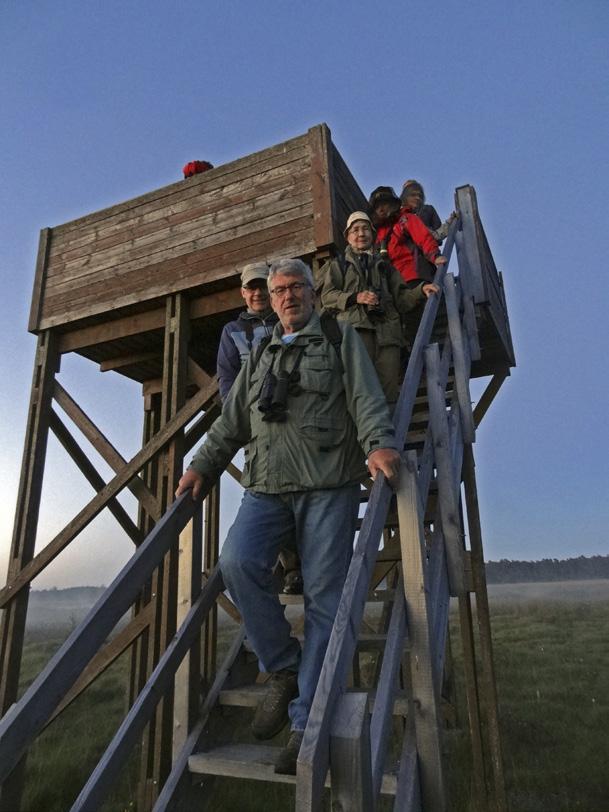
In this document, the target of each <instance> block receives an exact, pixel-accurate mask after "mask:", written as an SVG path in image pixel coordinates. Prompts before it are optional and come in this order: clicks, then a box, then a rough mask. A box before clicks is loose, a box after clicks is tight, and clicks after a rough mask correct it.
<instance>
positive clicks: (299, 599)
mask: <svg viewBox="0 0 609 812" xmlns="http://www.w3.org/2000/svg"><path fill="white" fill-rule="evenodd" d="M387 524H397V513H395V514H389V515H388V516H387ZM394 598H395V590H394V589H374V590H372V591H371V592H369V593H368V597H367V598H366V602H367V603H390V602H391V601H393V600H394ZM279 603H281V604H282V605H283V606H293V605H301V604H302V603H304V598H303V596H302V595H285V594H284V593H283V592H280V593H279Z"/></svg>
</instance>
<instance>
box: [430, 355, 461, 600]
mask: <svg viewBox="0 0 609 812" xmlns="http://www.w3.org/2000/svg"><path fill="white" fill-rule="evenodd" d="M425 366H426V369H427V395H428V398H429V418H430V426H431V434H432V438H433V448H434V455H435V458H436V467H437V472H438V473H437V479H438V501H439V505H440V516H441V518H442V532H443V535H444V539H445V542H446V557H447V561H448V577H449V581H450V594H451V595H453V596H455V595H461V594H463V592H464V590H465V582H464V575H463V540H462V537H461V536H462V534H461V525H460V522H459V507H458V500H457V497H456V494H455V483H454V479H455V476H454V471H453V463H452V459H451V454H450V435H449V429H448V421H447V418H446V406H445V393H444V387H443V386H442V385H441V383H440V355H439V352H438V345H437V344H433V345H432V346H430V347H427V349H426V350H425Z"/></svg>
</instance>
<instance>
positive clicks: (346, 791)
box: [330, 693, 375, 812]
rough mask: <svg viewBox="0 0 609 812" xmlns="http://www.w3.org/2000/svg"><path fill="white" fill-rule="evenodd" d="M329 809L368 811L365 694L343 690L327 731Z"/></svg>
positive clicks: (369, 787) (369, 779)
mask: <svg viewBox="0 0 609 812" xmlns="http://www.w3.org/2000/svg"><path fill="white" fill-rule="evenodd" d="M330 770H331V775H332V812H372V810H373V809H374V806H375V804H374V798H373V795H372V773H371V766H370V714H369V711H368V694H366V693H348V694H343V695H342V696H341V697H340V699H339V701H338V703H337V707H336V712H335V714H334V719H333V720H332V728H331V731H330Z"/></svg>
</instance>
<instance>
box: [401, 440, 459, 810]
mask: <svg viewBox="0 0 609 812" xmlns="http://www.w3.org/2000/svg"><path fill="white" fill-rule="evenodd" d="M417 490H418V489H417V458H416V452H408V455H407V460H406V463H405V464H402V467H401V472H400V480H399V483H398V487H397V490H396V494H397V504H398V519H399V523H400V544H401V547H402V562H403V572H404V593H405V596H406V617H407V622H408V637H409V640H410V665H411V678H412V695H413V712H414V724H415V731H416V741H417V753H418V763H419V776H420V780H421V794H422V797H423V807H424V809H425V810H427V811H428V812H445V810H446V808H447V807H446V790H445V786H444V769H443V764H442V751H441V746H440V728H441V725H440V715H439V711H438V696H437V691H436V689H435V687H434V678H433V671H434V669H433V649H432V645H433V639H432V634H433V629H432V624H431V617H430V606H429V601H428V596H429V583H428V572H427V555H426V551H425V534H424V530H423V518H422V516H421V513H420V510H419V498H418V492H417Z"/></svg>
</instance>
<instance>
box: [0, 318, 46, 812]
mask: <svg viewBox="0 0 609 812" xmlns="http://www.w3.org/2000/svg"><path fill="white" fill-rule="evenodd" d="M58 371H59V353H58V350H57V340H56V336H55V334H54V333H52V332H51V331H47V332H44V333H41V334H40V336H39V337H38V345H37V347H36V356H35V360H34V373H33V377H32V388H31V392H30V405H29V410H28V418H27V426H26V433H25V445H24V449H23V457H22V462H21V475H20V479H19V490H18V492H17V505H16V508H15V524H14V528H13V538H12V541H11V551H10V555H9V561H8V572H7V586H6V587H5V588H4V590H2V592H3V593H4V595H5V600H4V602H3V603H2V604H1V605H2V606H4V607H5V609H4V612H3V613H2V621H1V625H0V715H4V714H5V713H6V712H7V711H8V709H9V708H10V706H11V705H12V704H13V702H15V700H16V699H17V694H18V689H19V672H20V669H21V656H22V652H23V639H24V635H25V620H26V615H27V607H28V597H29V580H28V579H26V580H25V581H24V585H25V584H28V590H22V591H21V592H20V591H19V590H17V589H13V588H12V584H13V583H14V582H15V581H16V580H18V579H19V578H20V577H22V574H23V572H24V570H26V569H27V567H28V566H29V565H30V564H31V561H32V559H33V557H34V548H35V544H36V533H37V528H38V516H39V511H40V500H41V495H42V481H43V476H44V463H45V458H46V450H47V440H48V435H49V420H50V415H51V403H52V395H53V381H54V378H55V374H56V373H57V372H58ZM24 766H25V762H22V764H21V767H20V768H18V769H16V770H15V771H14V773H13V776H12V777H11V778H10V779H9V780H8V781H6V782H5V783H4V784H3V785H2V788H1V791H0V810H2V812H7V810H12V809H15V808H17V809H18V808H19V807H20V803H21V802H20V798H21V788H22V780H23V768H24Z"/></svg>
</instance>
